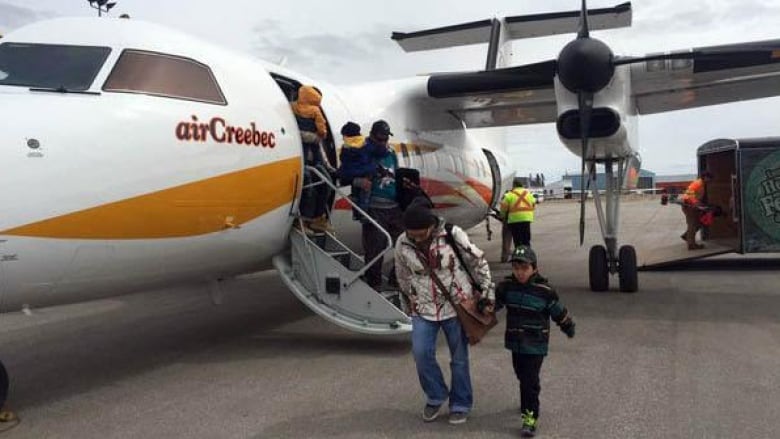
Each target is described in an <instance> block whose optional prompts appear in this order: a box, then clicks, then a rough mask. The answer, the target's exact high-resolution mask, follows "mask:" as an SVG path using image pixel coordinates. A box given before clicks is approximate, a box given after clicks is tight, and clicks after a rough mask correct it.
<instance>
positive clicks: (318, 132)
mask: <svg viewBox="0 0 780 439" xmlns="http://www.w3.org/2000/svg"><path fill="white" fill-rule="evenodd" d="M321 102H322V94H321V93H320V92H319V90H317V88H316V87H314V86H311V85H302V86H300V87H299V88H298V99H297V100H295V101H294V102H293V103H292V104H291V106H292V110H293V113H294V114H295V120H296V122H297V123H298V129H299V130H300V133H301V142H302V143H303V159H304V162H305V164H306V165H307V166H314V167H317V168H319V169H320V171H321V172H323V173H324V174H326V175H327V174H329V173H333V172H334V171H335V170H334V169H333V167H332V166H330V164H329V163H328V161H327V159H326V155H325V153H324V151H323V150H322V141H323V140H324V139H325V138H326V137H327V136H328V125H327V123H326V122H325V116H324V115H323V113H322V109H321V108H320V103H321ZM310 174H311V173H310V172H306V173H305V175H304V186H306V185H309V184H312V183H315V182H316V181H317V180H318V178H317V177H316V176H314V175H310ZM311 190H312V191H313V192H314V193H313V194H310V195H305V196H302V198H301V201H302V203H301V217H302V219H303V221H304V223H305V224H306V225H307V226H308V227H309V228H310V229H312V230H315V231H325V230H329V229H330V225H329V224H328V218H327V215H326V214H325V211H326V206H325V203H326V200H328V199H329V198H330V197H329V196H328V192H329V191H330V189H329V188H328V187H327V186H326V185H324V184H320V185H317V186H315V187H313V188H311ZM304 200H305V202H304Z"/></svg>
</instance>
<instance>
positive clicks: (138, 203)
mask: <svg viewBox="0 0 780 439" xmlns="http://www.w3.org/2000/svg"><path fill="white" fill-rule="evenodd" d="M300 169H301V162H300V158H298V157H296V158H290V159H286V160H281V161H278V162H274V163H270V164H265V165H261V166H257V167H254V168H250V169H245V170H242V171H237V172H231V173H229V174H225V175H220V176H217V177H211V178H207V179H205V180H201V181H196V182H193V183H187V184H184V185H181V186H176V187H172V188H168V189H164V190H161V191H157V192H152V193H149V194H145V195H140V196H137V197H133V198H128V199H126V200H120V201H116V202H113V203H109V204H104V205H102V206H97V207H92V208H89V209H85V210H81V211H77V212H73V213H68V214H65V215H61V216H57V217H54V218H49V219H45V220H42V221H37V222H34V223H30V224H26V225H23V226H20V227H15V228H12V229H9V230H3V231H0V235H16V236H28V237H36V238H61V239H154V238H175V237H184V236H195V235H202V234H206V233H213V232H217V231H220V230H224V229H225V228H227V227H230V226H231V225H235V226H238V225H241V224H244V223H246V222H248V221H251V220H253V219H255V218H257V217H259V216H261V215H263V214H265V213H267V212H270V211H272V210H274V209H276V208H278V207H280V206H283V205H285V204H287V203H290V202H291V201H292V200H293V198H294V196H295V190H296V183H295V182H296V180H297V179H298V176H299V174H300Z"/></svg>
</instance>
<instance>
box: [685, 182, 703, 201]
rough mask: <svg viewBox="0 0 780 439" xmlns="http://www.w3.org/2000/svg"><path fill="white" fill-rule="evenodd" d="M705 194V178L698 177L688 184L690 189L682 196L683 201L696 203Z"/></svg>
mask: <svg viewBox="0 0 780 439" xmlns="http://www.w3.org/2000/svg"><path fill="white" fill-rule="evenodd" d="M703 196H704V180H702V179H701V178H697V179H696V180H693V181H692V182H691V184H689V185H688V189H686V190H685V193H684V194H683V196H682V200H683V203H685V204H690V205H695V204H698V203H699V201H700V200H701V198H702V197H703Z"/></svg>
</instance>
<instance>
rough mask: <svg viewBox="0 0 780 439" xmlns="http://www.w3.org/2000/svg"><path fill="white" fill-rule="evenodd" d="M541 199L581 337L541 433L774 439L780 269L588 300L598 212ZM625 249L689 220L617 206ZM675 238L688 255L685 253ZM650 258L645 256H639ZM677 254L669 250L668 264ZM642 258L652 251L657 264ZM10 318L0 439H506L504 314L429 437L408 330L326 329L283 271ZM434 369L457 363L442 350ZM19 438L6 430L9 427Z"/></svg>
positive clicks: (548, 259)
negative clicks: (582, 225)
mask: <svg viewBox="0 0 780 439" xmlns="http://www.w3.org/2000/svg"><path fill="white" fill-rule="evenodd" d="M588 209H589V210H588V224H587V237H586V242H585V245H584V246H582V247H580V246H579V242H578V241H579V240H578V236H577V230H578V215H579V206H578V204H577V203H575V202H556V201H547V202H545V203H543V204H541V205H540V206H539V208H538V209H537V221H536V222H535V223H534V225H533V227H532V233H533V237H532V243H533V246H534V247H535V249H536V251H537V253H538V254H539V258H540V269H541V271H542V273H543V274H544V275H545V276H547V277H549V278H550V280H551V282H552V284H553V285H554V286H555V287H556V288H557V289H558V291H559V294H560V297H561V300H562V301H563V303H564V304H565V305H566V306H567V307H568V308H569V309H570V310H571V312H572V314H573V316H574V319H575V321H576V324H577V334H576V337H575V338H574V339H571V340H569V339H567V338H566V337H565V336H564V335H563V334H561V333H560V332H558V331H557V330H553V331H552V337H551V338H552V339H551V348H550V354H549V356H548V357H547V358H546V360H545V363H544V366H543V372H542V394H541V418H540V426H539V432H538V435H537V437H539V438H595V437H598V438H657V437H663V438H734V437H750V438H777V437H780V424H779V423H777V422H775V421H776V420H777V419H778V417H779V416H780V374H778V370H780V323H779V317H778V316H780V288H778V285H780V259H777V258H776V255H752V256H749V257H748V256H740V255H721V256H718V257H716V258H714V259H707V260H702V261H695V262H689V263H685V264H678V265H676V266H673V267H671V269H667V270H663V271H642V272H640V273H639V292H637V293H632V294H626V293H621V292H619V291H618V290H617V279H616V278H615V277H612V279H611V282H612V285H611V289H610V291H608V292H604V293H594V292H591V291H590V290H589V289H588V279H587V255H588V249H589V247H590V246H591V245H593V244H595V243H598V242H599V239H600V235H599V234H598V225H597V223H596V220H595V214H594V212H593V209H592V206H589V207H588ZM621 211H622V222H621V235H620V236H621V238H622V239H621V242H627V243H632V242H636V243H637V245H638V248H637V250H638V253H639V254H640V255H643V254H653V252H654V250H653V248H652V247H653V246H659V247H667V246H670V245H672V243H674V244H676V245H678V246H679V247H680V250H681V254H683V255H685V248H684V247H685V243H683V242H682V241H680V238H679V234H680V232H681V231H682V230H683V229H684V218H683V217H682V214H681V213H680V212H679V207H678V206H661V205H660V203H659V202H658V199H657V198H646V199H628V200H625V202H624V203H623V204H622V206H621ZM492 226H493V240H491V241H487V239H486V231H485V227H484V225H481V226H478V227H476V228H474V229H472V230H471V231H470V234H471V236H472V238H473V239H474V241H475V242H476V243H477V244H478V245H479V246H481V247H482V248H483V249H485V250H486V252H487V254H488V255H489V259H490V261H491V266H492V268H493V272H494V276H495V277H496V278H500V277H502V276H504V275H506V274H507V273H508V271H509V266H508V265H507V264H501V263H499V262H498V259H499V248H500V229H499V226H498V224H497V222H495V221H492ZM675 240H676V241H675ZM640 244H641V248H640V247H639V246H640ZM665 251H666V250H665ZM648 252H649V253H648ZM225 291H226V292H225V297H224V303H223V304H222V305H219V306H215V305H213V304H212V302H211V300H210V297H209V294H208V287H207V286H206V285H198V284H193V285H184V286H178V287H176V288H169V289H166V290H158V291H147V292H142V293H137V294H132V295H127V296H122V297H119V298H114V299H110V300H102V301H95V302H89V303H84V304H77V305H68V306H60V307H52V308H42V309H33V310H31V312H30V313H29V315H27V314H26V313H22V312H16V313H8V314H3V315H1V316H0V343H1V344H2V347H3V349H2V360H3V361H4V363H5V365H6V367H7V368H8V371H9V373H10V374H11V377H12V388H11V396H10V404H11V407H12V408H13V409H14V410H15V411H16V412H17V413H18V415H19V416H20V418H21V423H20V424H18V425H16V426H14V427H12V428H10V429H9V430H7V431H4V432H2V433H0V438H43V437H46V438H76V437H78V438H85V439H86V438H101V439H103V438H140V437H142V438H158V437H159V438H162V437H165V438H309V437H316V438H438V437H441V438H444V437H452V436H453V435H457V436H458V437H469V438H471V437H474V438H510V437H518V435H519V428H520V416H519V411H518V404H519V398H518V384H517V381H516V378H515V377H514V374H513V372H512V367H511V360H510V356H509V353H508V351H506V350H505V349H504V348H503V320H504V316H503V314H501V315H500V316H499V320H500V323H499V326H498V327H497V328H496V329H494V330H493V331H492V332H491V333H490V334H489V336H488V337H487V338H486V339H485V340H484V341H483V342H482V343H480V344H479V345H478V346H476V347H474V348H472V349H471V370H472V379H473V385H474V393H475V394H474V399H475V405H474V409H473V411H472V412H471V415H470V417H469V419H468V422H467V423H466V424H463V425H449V424H448V423H447V421H446V414H445V416H443V417H442V418H440V419H439V420H437V421H436V422H433V423H430V424H426V423H423V422H422V419H421V417H420V415H421V411H422V407H423V404H424V399H423V395H422V392H421V390H420V388H419V384H418V381H417V376H416V373H415V369H414V364H413V361H412V357H411V354H410V345H409V340H408V336H392V337H372V336H367V335H361V334H354V333H350V332H347V331H345V330H342V329H340V328H338V327H335V326H333V325H332V324H329V323H327V322H325V321H324V320H322V319H321V318H319V317H317V316H316V315H315V314H314V313H313V312H311V311H309V310H308V309H306V308H305V307H304V306H303V305H301V304H300V303H299V302H298V301H297V300H296V299H295V298H294V297H293V295H292V294H291V293H289V292H288V291H287V290H286V289H285V288H284V287H283V285H282V281H281V280H280V279H279V278H278V276H277V275H276V273H275V272H273V271H269V272H263V273H257V274H253V275H251V276H246V277H244V278H240V279H236V280H234V281H231V282H230V283H229V284H228V285H227V287H226V288H225ZM439 356H440V362H441V363H442V365H443V366H444V367H443V370H444V372H445V375H447V374H448V369H449V367H448V354H447V349H446V345H445V344H444V343H443V339H441V340H440V349H439ZM9 427H11V426H10V425H4V424H0V430H4V429H7V428H9Z"/></svg>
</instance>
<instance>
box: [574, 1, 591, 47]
mask: <svg viewBox="0 0 780 439" xmlns="http://www.w3.org/2000/svg"><path fill="white" fill-rule="evenodd" d="M577 38H590V29H589V28H588V5H587V4H586V2H585V0H582V9H580V30H579V31H578V32H577Z"/></svg>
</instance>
